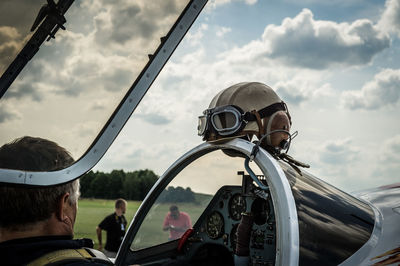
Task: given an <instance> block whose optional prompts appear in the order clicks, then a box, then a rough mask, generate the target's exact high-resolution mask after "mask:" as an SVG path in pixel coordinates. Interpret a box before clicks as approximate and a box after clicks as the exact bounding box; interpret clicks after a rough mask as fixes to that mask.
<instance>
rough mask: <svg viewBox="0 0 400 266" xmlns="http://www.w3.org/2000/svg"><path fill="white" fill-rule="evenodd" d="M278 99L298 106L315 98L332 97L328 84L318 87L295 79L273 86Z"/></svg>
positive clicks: (305, 80) (331, 90) (303, 80)
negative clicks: (278, 96)
mask: <svg viewBox="0 0 400 266" xmlns="http://www.w3.org/2000/svg"><path fill="white" fill-rule="evenodd" d="M273 87H274V88H275V90H276V92H277V93H278V95H280V97H281V98H282V99H283V100H284V101H285V102H287V103H289V104H293V105H299V104H301V103H303V102H306V101H308V100H310V99H313V98H316V97H324V96H330V95H332V92H333V89H332V87H331V85H330V84H328V83H324V84H322V85H320V84H319V83H318V82H317V83H313V82H311V81H309V80H307V79H300V78H295V79H293V80H289V81H279V82H278V83H276V84H275V85H274V86H273Z"/></svg>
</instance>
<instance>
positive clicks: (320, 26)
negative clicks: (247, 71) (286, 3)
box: [237, 9, 390, 69]
mask: <svg viewBox="0 0 400 266" xmlns="http://www.w3.org/2000/svg"><path fill="white" fill-rule="evenodd" d="M389 46H390V38H389V36H388V35H387V34H385V33H384V32H382V31H380V30H379V28H378V27H376V26H375V25H374V24H373V23H372V21H370V20H367V19H362V20H356V21H354V22H353V23H346V22H344V23H336V22H333V21H324V20H315V19H314V17H313V13H312V12H311V10H309V9H303V10H302V11H301V12H300V13H299V14H298V15H297V16H295V17H294V18H285V19H284V20H283V22H282V24H281V25H268V26H267V27H266V28H265V30H264V33H263V34H262V37H261V39H260V40H256V41H253V42H251V43H249V44H248V45H246V46H244V47H242V48H240V49H237V52H238V53H240V54H245V55H251V57H252V59H253V60H262V59H267V58H270V59H275V60H279V61H280V62H282V63H284V64H287V65H289V66H297V67H306V68H311V69H324V68H328V67H330V66H335V65H347V66H352V65H365V64H368V63H370V62H371V60H372V58H373V57H374V55H376V54H377V53H379V52H381V51H382V50H384V49H385V48H388V47H389Z"/></svg>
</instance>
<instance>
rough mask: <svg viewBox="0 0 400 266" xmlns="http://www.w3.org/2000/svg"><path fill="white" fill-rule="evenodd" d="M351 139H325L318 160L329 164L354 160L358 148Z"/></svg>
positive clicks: (346, 162)
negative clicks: (352, 143)
mask: <svg viewBox="0 0 400 266" xmlns="http://www.w3.org/2000/svg"><path fill="white" fill-rule="evenodd" d="M351 142H352V141H351V139H344V140H336V141H333V140H331V141H327V142H325V143H324V144H323V145H322V150H321V156H320V161H321V162H323V163H325V164H329V165H338V164H349V163H351V162H352V161H354V160H355V158H356V155H357V154H358V150H357V149H356V148H355V147H353V146H352V145H351Z"/></svg>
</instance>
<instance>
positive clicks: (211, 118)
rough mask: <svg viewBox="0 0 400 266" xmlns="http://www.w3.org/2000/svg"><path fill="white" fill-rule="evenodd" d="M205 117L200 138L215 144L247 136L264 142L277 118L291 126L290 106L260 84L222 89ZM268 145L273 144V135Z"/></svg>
mask: <svg viewBox="0 0 400 266" xmlns="http://www.w3.org/2000/svg"><path fill="white" fill-rule="evenodd" d="M235 109H236V110H237V112H236V111H235ZM203 114H204V115H203V116H200V117H199V127H198V129H199V135H201V136H203V140H206V141H211V142H212V141H218V140H228V139H232V138H236V137H243V136H248V137H249V140H251V138H252V136H253V135H256V136H257V137H258V138H259V139H260V137H262V136H263V135H265V134H269V133H270V132H271V125H272V124H273V123H272V122H273V120H274V118H275V117H279V116H282V114H285V116H287V119H288V120H289V123H290V124H291V121H290V115H289V111H288V109H287V106H286V104H285V103H284V102H283V101H282V100H281V99H280V97H279V96H278V95H277V94H276V93H275V91H274V90H273V89H272V88H271V87H269V86H267V85H265V84H263V83H259V82H242V83H238V84H235V85H233V86H230V87H229V88H227V89H224V90H222V91H221V92H219V93H218V94H217V95H216V96H215V97H214V98H213V99H212V101H211V103H210V105H209V108H208V109H207V110H205V111H204V113H203ZM289 126H290V125H289ZM286 130H287V131H289V128H287V129H286ZM266 142H267V144H268V145H271V139H270V136H269V135H268V136H267V138H266Z"/></svg>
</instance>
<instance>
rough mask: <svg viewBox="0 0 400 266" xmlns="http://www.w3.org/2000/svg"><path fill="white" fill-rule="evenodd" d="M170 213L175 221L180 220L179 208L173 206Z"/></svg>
mask: <svg viewBox="0 0 400 266" xmlns="http://www.w3.org/2000/svg"><path fill="white" fill-rule="evenodd" d="M169 212H170V214H171V217H172V218H174V219H175V220H177V219H178V218H179V214H180V213H179V209H178V206H176V205H172V206H171V207H169Z"/></svg>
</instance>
